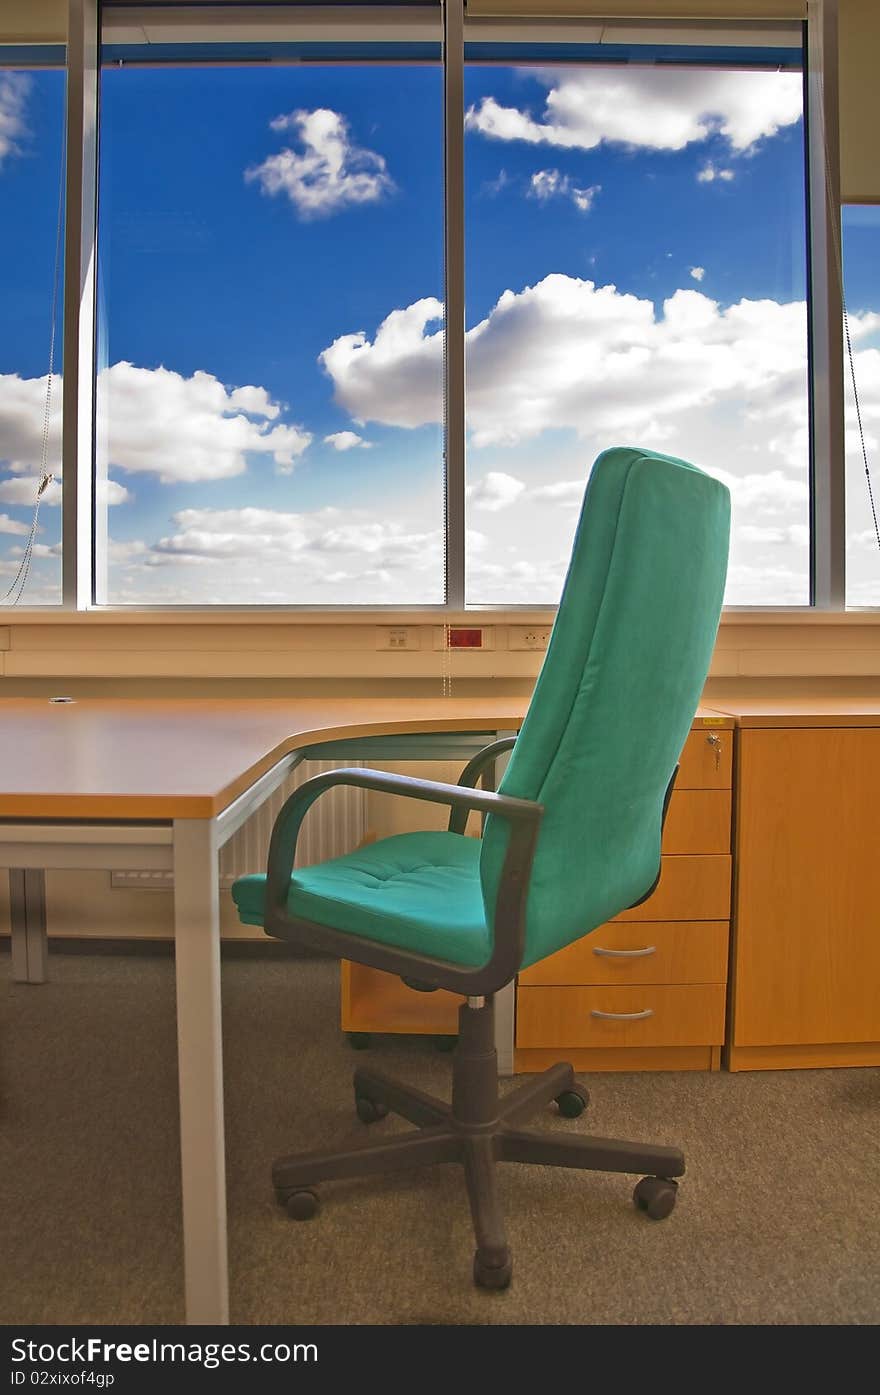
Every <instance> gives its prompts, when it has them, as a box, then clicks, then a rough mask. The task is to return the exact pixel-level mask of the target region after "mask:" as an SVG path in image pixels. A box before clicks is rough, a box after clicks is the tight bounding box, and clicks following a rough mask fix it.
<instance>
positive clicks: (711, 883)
mask: <svg viewBox="0 0 880 1395" xmlns="http://www.w3.org/2000/svg"><path fill="white" fill-rule="evenodd" d="M729 917H730V855H729V854H727V855H726V856H717V857H702V856H699V857H698V856H693V857H691V856H681V857H664V858H663V871H662V875H661V877H660V885H659V886H658V887H657V890H656V891H655V892H654V895H653V896H649V897H648V900H647V901H643V902H642V904H641V905H640V906H634V907H633V908H632V910H628V911H621V913H620V915H617V916H615V917H614V920H615V921H621V920H625V921H631V920H727V919H729Z"/></svg>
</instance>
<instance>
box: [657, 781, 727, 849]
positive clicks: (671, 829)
mask: <svg viewBox="0 0 880 1395" xmlns="http://www.w3.org/2000/svg"><path fill="white" fill-rule="evenodd" d="M663 851H664V852H665V853H675V854H678V853H729V852H730V790H687V789H683V790H680V789H674V790H673V791H672V798H671V800H670V801H669V809H668V810H667V813H666V825H665V827H664V829H663Z"/></svg>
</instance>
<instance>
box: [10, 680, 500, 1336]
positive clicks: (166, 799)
mask: <svg viewBox="0 0 880 1395" xmlns="http://www.w3.org/2000/svg"><path fill="white" fill-rule="evenodd" d="M525 706H526V704H525V702H522V703H520V702H518V701H517V700H515V699H497V698H436V699H430V698H417V699H415V698H380V699H372V698H370V699H365V698H361V699H357V698H353V699H340V698H335V699H333V698H330V699H323V698H320V699H289V700H287V699H260V700H247V701H239V700H231V699H219V700H211V701H206V700H202V699H191V700H176V701H171V700H161V699H157V700H155V701H153V700H150V701H134V700H129V699H115V698H114V699H92V698H86V699H81V700H79V699H78V700H77V701H76V702H72V703H53V702H51V701H48V700H46V699H37V698H20V699H19V698H10V699H3V700H2V701H0V750H2V751H3V761H2V769H0V866H5V867H8V868H10V892H11V906H12V930H13V973H14V975H15V977H16V978H19V979H23V980H27V981H31V982H39V981H40V980H41V978H44V977H45V973H46V925H45V896H44V873H45V871H46V870H47V869H49V870H51V869H67V868H83V867H90V868H100V869H111V870H112V869H113V868H132V869H136V868H143V869H160V868H161V869H166V868H167V869H173V873H174V938H175V964H176V970H175V972H176V982H177V1043H178V1087H179V1096H180V1148H181V1173H182V1184H183V1185H182V1195H183V1244H184V1269H185V1294H186V1317H187V1321H188V1322H191V1323H225V1322H228V1320H229V1297H228V1276H227V1252H226V1176H225V1157H224V1129H223V1063H222V1049H221V1030H220V1025H221V1017H220V1013H221V1009H220V925H219V879H220V873H219V860H218V854H219V850H220V848H221V847H222V846H223V844H224V843H225V842H226V840H227V839H228V838H230V837H231V836H232V834H233V833H235V832H236V831H237V829H239V828H240V827H241V825H242V824H243V823H244V822H245V820H246V819H247V818H248V817H249V815H250V814H251V813H253V812H254V810H255V809H257V808H258V807H259V805H260V804H261V803H262V802H263V801H264V800H265V799H267V798H268V797H269V795H270V794H272V792H273V791H274V790H276V789H277V788H278V786H279V785H280V784H281V783H282V781H283V780H284V779H286V777H287V776H288V774H289V773H290V771H291V770H292V769H293V767H294V766H295V765H296V764H297V763H298V761H299V760H301V759H303V757H304V754H305V753H306V752H307V751H308V750H309V748H311V747H315V746H317V745H319V744H320V745H323V744H324V743H326V742H331V743H332V742H344V741H352V740H354V739H355V738H357V739H358V740H361V741H363V740H366V739H372V738H378V737H383V736H386V737H387V736H394V737H396V738H400V737H405V736H407V735H415V734H421V735H425V734H431V733H443V732H457V733H468V732H472V733H475V732H482V733H485V734H486V740H487V741H488V740H491V739H493V737H494V736H495V734H496V732H497V731H510V730H516V729H518V728H519V726H520V723H521V721H522V718H523V714H524V711H525ZM424 755H425V758H430V751H429V750H428V749H427V748H426V750H425V752H424Z"/></svg>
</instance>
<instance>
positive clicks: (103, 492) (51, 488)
mask: <svg viewBox="0 0 880 1395" xmlns="http://www.w3.org/2000/svg"><path fill="white" fill-rule="evenodd" d="M39 483H40V477H39V475H25V474H16V475H15V476H14V477H13V478H12V479H6V480H2V481H0V500H2V501H3V502H4V503H6V504H19V505H23V506H29V507H33V505H34V504H35V503H36V500H37V487H38V485H39ZM96 493H97V498H98V502H99V503H106V504H107V505H108V506H109V507H111V508H112V507H113V505H114V504H125V503H128V501H129V500H130V499H131V497H132V496H131V494H130V493H129V491H128V490H127V489H126V488H125V485H123V484H119V483H117V481H116V480H104V481H99V483H98V486H97V490H96ZM40 502H41V504H54V505H58V504H60V503H61V475H60V474H55V475H53V476H52V480H51V482H50V483H49V484H48V485H47V486H46V488H45V489H44V490H43V493H42V495H41V496H40ZM13 531H15V532H19V531H20V530H19V529H18V528H16V529H15V530H13V529H11V528H6V529H4V528H0V532H7V533H11V532H13ZM23 531H24V532H27V531H28V530H27V528H25V529H24V530H23Z"/></svg>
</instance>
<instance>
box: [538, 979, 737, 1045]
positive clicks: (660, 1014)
mask: <svg viewBox="0 0 880 1395" xmlns="http://www.w3.org/2000/svg"><path fill="white" fill-rule="evenodd" d="M725 992H726V990H725V986H724V984H723V983H717V984H716V983H702V984H698V985H678V984H676V985H672V986H670V985H668V984H663V985H646V986H643V987H630V986H629V985H627V986H625V987H624V986H613V987H595V988H529V987H524V988H520V990H519V992H518V993H517V998H516V1044H517V1046H518V1047H535V1046H547V1047H554V1048H556V1049H557V1050H558V1049H560V1048H561V1049H565V1048H566V1047H577V1046H596V1047H620V1046H703V1045H715V1044H720V1043H721V1042H722V1041H723V1040H724V1001H725ZM595 1012H602V1013H641V1012H650V1014H651V1015H650V1016H646V1017H638V1018H635V1019H633V1018H624V1019H621V1018H607V1017H595V1016H594V1015H593V1014H594V1013H595Z"/></svg>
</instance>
